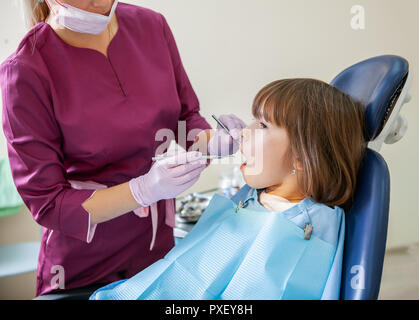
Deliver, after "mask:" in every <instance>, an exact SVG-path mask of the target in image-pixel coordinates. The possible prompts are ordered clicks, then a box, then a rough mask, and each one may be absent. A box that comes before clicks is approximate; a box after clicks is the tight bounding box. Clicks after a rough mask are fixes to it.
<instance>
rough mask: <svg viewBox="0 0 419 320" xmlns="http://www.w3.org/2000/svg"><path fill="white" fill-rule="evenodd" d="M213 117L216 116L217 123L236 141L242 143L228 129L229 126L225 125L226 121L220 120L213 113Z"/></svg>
mask: <svg viewBox="0 0 419 320" xmlns="http://www.w3.org/2000/svg"><path fill="white" fill-rule="evenodd" d="M212 117H213V118H214V120H215V121H217V123H218V124H219V125H220V126H221V128H223V129H224V130H225V131H226V132H227V133H228V134H229V135H230V137H231V138H232V139H233V141H234V142H236V143H238V144H240V141H238V140H237V139H235V138H234V137H233V136H232V135H231V133H230V130H228V128H227V127H226V126H225V125H224V123H222V122H221V121H220V120H218V119H217V117H216V116H215V115H212Z"/></svg>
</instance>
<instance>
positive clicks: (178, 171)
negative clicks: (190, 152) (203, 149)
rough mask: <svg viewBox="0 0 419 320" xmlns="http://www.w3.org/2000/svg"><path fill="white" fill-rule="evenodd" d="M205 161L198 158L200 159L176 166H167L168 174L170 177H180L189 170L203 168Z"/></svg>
mask: <svg viewBox="0 0 419 320" xmlns="http://www.w3.org/2000/svg"><path fill="white" fill-rule="evenodd" d="M206 163H207V161H206V160H205V159H200V160H196V161H193V162H188V163H186V164H183V165H179V166H176V167H172V168H169V169H168V174H169V175H170V177H172V178H178V177H182V176H184V175H186V174H188V173H189V172H192V171H194V170H196V169H202V168H205V164H206Z"/></svg>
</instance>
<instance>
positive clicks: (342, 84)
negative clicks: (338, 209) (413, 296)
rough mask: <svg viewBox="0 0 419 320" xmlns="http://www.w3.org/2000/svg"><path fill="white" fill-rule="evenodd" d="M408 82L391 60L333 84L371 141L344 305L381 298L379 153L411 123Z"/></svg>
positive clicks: (78, 294) (384, 221) (361, 66)
mask: <svg viewBox="0 0 419 320" xmlns="http://www.w3.org/2000/svg"><path fill="white" fill-rule="evenodd" d="M410 82H411V75H410V74H409V64H408V62H407V61H406V60H405V59H403V58H401V57H397V56H389V55H387V56H379V57H375V58H371V59H368V60H365V61H362V62H360V63H357V64H355V65H353V66H352V67H349V68H348V69H346V70H344V71H343V72H341V73H340V74H339V75H338V76H337V77H336V78H335V79H333V80H332V82H331V85H333V86H335V87H337V88H339V89H340V90H342V91H343V92H345V93H347V94H349V95H351V96H352V97H354V98H355V99H358V100H360V101H362V102H363V103H364V104H365V106H366V110H365V112H366V127H367V132H366V134H367V139H368V141H369V144H368V150H367V152H366V154H365V157H364V159H363V163H362V165H361V168H360V171H359V174H358V187H357V190H356V194H355V201H354V204H353V206H352V208H351V209H350V210H349V211H348V212H346V235H345V251H344V259H343V274H342V283H341V299H343V300H375V299H377V297H378V293H379V289H380V282H381V274H382V268H383V261H384V253H385V247H386V238H387V225H388V212H389V202H390V177H389V171H388V168H387V164H386V162H385V161H384V159H383V158H382V157H381V155H380V154H379V153H378V151H379V150H380V148H381V146H382V144H383V143H388V144H391V143H395V142H397V141H398V140H400V139H401V138H402V136H403V135H404V133H405V131H406V129H407V121H406V119H405V118H404V117H403V116H402V115H400V114H399V112H400V110H401V107H402V105H403V104H404V103H406V102H408V101H409V100H410V95H409V93H408V90H409V88H410ZM101 286H103V285H94V286H90V287H86V288H80V289H73V290H68V291H67V292H65V293H54V294H49V295H44V296H40V297H38V298H37V299H36V300H85V299H86V300H87V299H88V298H89V296H90V295H91V294H92V293H93V292H94V291H95V290H96V289H98V288H99V287H101Z"/></svg>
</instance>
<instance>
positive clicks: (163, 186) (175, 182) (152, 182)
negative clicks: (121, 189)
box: [129, 150, 206, 207]
mask: <svg viewBox="0 0 419 320" xmlns="http://www.w3.org/2000/svg"><path fill="white" fill-rule="evenodd" d="M164 156H167V159H163V160H159V161H156V162H155V163H154V165H153V166H152V167H151V169H150V171H149V172H148V173H146V174H145V175H142V176H139V177H137V178H133V179H131V180H130V181H129V187H130V190H131V193H132V195H133V197H134V199H135V200H136V201H137V202H138V204H139V205H140V206H142V207H148V206H149V205H151V204H152V203H155V202H157V201H159V200H163V199H172V198H175V197H177V196H178V195H179V194H181V193H182V192H184V191H186V190H188V189H189V188H190V187H191V186H192V185H194V184H195V182H196V181H197V180H198V179H199V176H200V174H201V172H202V171H203V170H204V169H205V164H206V160H202V159H199V158H200V157H201V156H202V153H201V152H197V151H191V152H186V151H184V150H182V151H179V150H172V151H169V152H166V153H165V154H164ZM197 159H198V160H197Z"/></svg>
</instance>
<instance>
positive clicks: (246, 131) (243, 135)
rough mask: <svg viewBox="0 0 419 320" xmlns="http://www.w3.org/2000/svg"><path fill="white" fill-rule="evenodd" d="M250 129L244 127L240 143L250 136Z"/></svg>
mask: <svg viewBox="0 0 419 320" xmlns="http://www.w3.org/2000/svg"><path fill="white" fill-rule="evenodd" d="M249 133H250V129H249V127H246V128H243V129H242V130H241V131H240V143H243V141H245V140H247V139H248V137H249Z"/></svg>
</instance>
